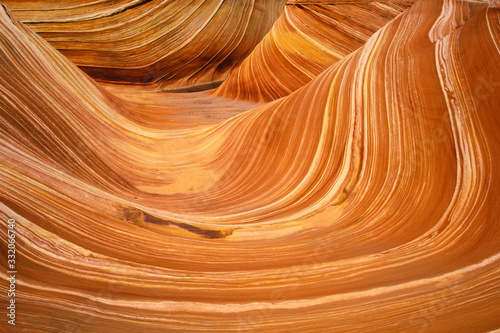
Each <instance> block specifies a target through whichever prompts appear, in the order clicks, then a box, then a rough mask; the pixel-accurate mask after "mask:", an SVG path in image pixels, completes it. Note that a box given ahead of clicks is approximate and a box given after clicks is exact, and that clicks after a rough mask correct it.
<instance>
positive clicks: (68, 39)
mask: <svg viewBox="0 0 500 333" xmlns="http://www.w3.org/2000/svg"><path fill="white" fill-rule="evenodd" d="M3 2H4V4H5V5H6V6H7V7H8V8H9V9H10V10H11V12H12V14H13V15H14V16H15V17H16V18H18V19H19V20H20V21H22V22H24V23H25V24H26V25H27V26H28V27H30V28H31V29H32V30H33V31H35V32H37V33H38V34H39V35H40V36H41V37H43V38H44V39H45V40H47V41H48V42H49V43H50V44H51V45H52V46H53V47H54V48H56V49H58V50H59V51H60V52H61V53H62V54H64V55H65V56H66V57H68V59H70V60H71V61H72V62H73V63H75V64H76V65H78V66H79V67H80V68H81V69H82V70H83V71H84V72H85V73H87V74H88V75H90V76H92V77H93V78H95V79H98V80H99V81H101V82H115V83H132V84H152V85H156V86H159V87H160V88H161V89H164V90H181V89H182V90H196V89H206V88H207V87H215V86H217V85H218V84H220V82H221V81H222V80H224V79H225V78H226V77H227V75H229V72H230V71H231V69H232V68H233V67H235V66H237V65H239V64H240V63H241V61H242V60H243V59H244V58H245V57H246V56H247V55H248V54H249V53H250V52H251V51H252V50H253V48H254V47H255V46H256V45H257V43H259V42H260V40H261V39H262V38H263V37H264V35H265V34H266V33H267V32H268V30H269V28H270V27H271V26H272V24H273V22H274V21H275V20H276V18H277V17H278V16H279V15H280V13H281V11H282V10H283V5H284V0H281V1H280V0H273V1H266V0H256V1H253V0H252V1H246V0H242V1H236V0H233V1H223V0H197V1H178V0H177V1H172V0H153V1H151V0H125V1H83V0H76V1H74V0H71V1H69V0H64V1H59V0H58V1H44V2H40V1H17V0H7V1H3Z"/></svg>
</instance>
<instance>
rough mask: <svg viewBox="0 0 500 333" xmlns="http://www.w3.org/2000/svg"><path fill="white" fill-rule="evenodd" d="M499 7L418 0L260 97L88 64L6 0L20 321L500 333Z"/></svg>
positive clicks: (1, 166)
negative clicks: (308, 72)
mask: <svg viewBox="0 0 500 333" xmlns="http://www.w3.org/2000/svg"><path fill="white" fill-rule="evenodd" d="M58 3H59V2H58ZM60 3H61V4H62V5H64V6H66V3H65V2H60ZM113 3H114V2H113ZM108 5H109V4H108ZM499 19H500V9H499V8H496V7H495V6H494V5H492V4H490V3H486V2H483V3H478V2H471V1H458V0H419V1H417V2H416V3H415V4H414V5H413V6H412V7H411V8H409V9H408V10H406V11H405V12H404V13H403V14H402V15H399V16H397V17H396V18H394V19H393V20H392V21H390V22H389V23H388V24H387V25H385V26H384V27H382V28H381V29H380V30H378V31H377V32H375V33H374V34H373V35H372V36H371V37H370V38H368V39H367V41H366V43H365V44H364V45H363V46H362V47H360V48H358V49H357V50H356V51H354V52H352V53H350V54H348V55H346V56H345V57H343V58H342V59H340V60H338V61H336V62H335V63H334V64H332V65H331V66H329V67H327V68H326V69H325V70H324V71H323V72H322V73H320V74H319V75H317V76H316V77H314V78H311V80H310V82H309V83H306V84H305V85H303V86H302V87H300V88H298V89H296V90H295V91H293V92H291V93H290V94H289V95H288V96H285V97H283V98H279V99H276V100H274V101H272V102H269V103H262V104H257V103H250V102H242V101H238V100H232V99H229V98H228V99H224V98H222V97H216V96H209V95H208V94H207V93H195V94H180V93H176V94H168V93H159V92H158V91H156V90H155V89H152V90H151V91H145V90H143V89H139V90H136V89H135V88H134V87H123V86H119V85H104V84H102V83H99V82H96V81H95V80H94V79H92V78H90V77H89V76H87V75H85V74H84V72H83V71H81V70H80V69H79V68H78V67H77V66H76V65H75V64H73V63H72V62H70V61H69V60H68V59H67V58H66V57H64V56H63V55H61V54H60V53H59V52H58V51H57V50H56V49H54V48H53V47H52V46H51V45H50V44H49V43H48V42H46V41H45V40H43V39H42V38H41V37H40V36H38V35H36V34H35V33H34V32H32V31H31V30H30V29H29V28H27V27H26V26H25V25H23V24H22V23H21V22H19V21H18V20H17V19H16V18H15V17H14V16H13V15H12V14H11V13H10V12H9V11H7V10H5V9H4V8H3V7H0V72H1V75H0V118H1V119H0V179H1V182H2V186H1V187H0V221H1V224H2V228H3V230H7V223H8V222H7V221H8V220H9V219H14V220H15V221H16V233H17V234H16V249H17V250H16V251H17V252H16V253H17V254H16V268H17V270H18V273H17V280H16V281H17V282H16V283H17V291H16V302H17V303H16V304H17V307H16V311H17V314H18V317H17V322H16V326H17V325H18V326H17V327H16V328H19V330H24V331H28V332H165V331H168V332H171V331H172V332H176V331H179V332H185V331H212V332H241V331H249V332H250V331H258V332H325V331H336V332H337V331H338V332H373V331H384V332H387V331H394V332H423V331H428V332H443V331H450V332H462V331H465V332H490V331H494V330H498V329H499V328H500V308H499V307H498V303H499V300H500V287H499V286H500V243H499V242H498V239H500V224H499V222H500V221H499V218H498V216H500V205H498V202H499V201H500V171H499V170H498V167H497V161H499V160H500V140H499V139H498V134H499V133H500V113H499V112H498V111H499V110H498V108H499V105H500V94H499V93H498V91H500V90H499V89H500V24H499ZM249 80H250V79H249ZM167 96H168V97H167ZM183 96H184V97H183ZM183 98H184V99H185V102H182V100H183ZM224 103H226V104H225V106H224ZM207 105H208V106H207ZM210 105H213V106H214V107H213V108H214V111H213V116H214V117H213V118H212V117H210V118H209V117H207V116H203V115H202V114H204V113H205V112H206V111H208V110H209V109H210ZM7 243H8V242H7V240H6V238H5V237H2V238H1V246H2V247H3V248H4V249H5V248H7ZM3 253H5V252H3ZM0 262H1V263H0V266H1V267H2V269H1V270H0V276H1V277H2V280H1V281H2V282H1V284H0V300H1V303H2V304H7V303H4V302H8V301H9V300H8V298H7V296H6V295H7V292H8V290H9V284H8V283H7V282H6V281H7V277H8V275H7V273H6V272H7V271H8V269H7V267H6V265H7V260H6V258H5V257H2V260H1V261H0ZM2 325H4V324H2ZM2 327H5V325H4V326H2Z"/></svg>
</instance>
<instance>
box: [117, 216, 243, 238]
mask: <svg viewBox="0 0 500 333" xmlns="http://www.w3.org/2000/svg"><path fill="white" fill-rule="evenodd" d="M123 214H124V216H125V219H126V220H127V221H129V222H132V223H134V224H135V225H138V226H143V225H144V223H153V224H156V225H162V226H169V225H172V226H176V227H179V228H182V229H184V230H187V231H189V232H191V233H194V234H197V235H200V236H202V237H204V238H210V239H217V238H225V237H227V236H229V235H231V234H232V233H233V230H211V229H202V228H199V227H195V226H193V225H190V224H188V223H182V222H174V221H170V220H165V219H162V218H159V217H156V216H153V215H150V214H148V213H145V212H143V211H142V210H140V209H137V208H125V209H123Z"/></svg>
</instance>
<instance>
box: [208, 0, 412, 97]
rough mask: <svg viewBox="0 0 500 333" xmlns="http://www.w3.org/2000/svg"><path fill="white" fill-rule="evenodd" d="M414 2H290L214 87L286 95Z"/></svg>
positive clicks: (222, 92) (226, 92)
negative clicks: (247, 53)
mask: <svg viewBox="0 0 500 333" xmlns="http://www.w3.org/2000/svg"><path fill="white" fill-rule="evenodd" d="M413 3H414V1H398V2H389V1H338V2H332V1H295V0H292V1H289V2H288V3H287V6H286V8H285V11H284V12H283V14H282V15H281V16H280V17H279V19H278V21H277V22H276V23H275V24H274V26H273V28H272V29H271V31H270V32H269V33H268V34H267V35H266V37H265V38H264V40H263V41H262V43H260V44H259V45H258V46H257V48H256V49H255V50H254V51H253V52H252V54H251V55H250V56H249V57H248V58H247V59H246V60H245V61H244V62H243V64H242V65H241V66H240V67H238V69H237V70H236V71H235V72H234V73H233V74H232V75H231V76H230V77H229V79H228V80H226V81H225V82H224V83H223V84H222V85H221V87H220V88H218V89H217V90H216V91H215V95H216V96H222V97H228V98H233V99H242V100H250V101H264V102H269V101H272V100H275V99H277V98H280V97H283V96H287V95H289V94H290V93H292V92H293V91H295V90H297V89H298V88H300V87H302V86H303V85H305V84H306V83H308V82H309V81H311V80H312V79H313V78H315V77H316V76H318V75H319V74H320V73H322V72H323V71H324V70H326V69H327V68H328V67H330V66H331V65H333V64H334V63H335V62H337V61H339V60H340V59H342V58H344V57H345V56H347V55H348V54H350V53H352V52H353V51H355V50H357V49H358V48H359V47H361V46H362V45H363V44H364V43H365V42H366V41H367V40H368V38H369V37H370V36H371V35H373V34H374V33H375V32H376V31H377V30H379V29H380V28H381V27H382V26H384V25H385V24H387V23H388V22H389V21H390V20H392V19H393V18H394V17H396V16H397V15H399V14H400V13H401V12H403V11H404V10H406V9H408V7H410V6H411V5H412V4H413Z"/></svg>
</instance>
